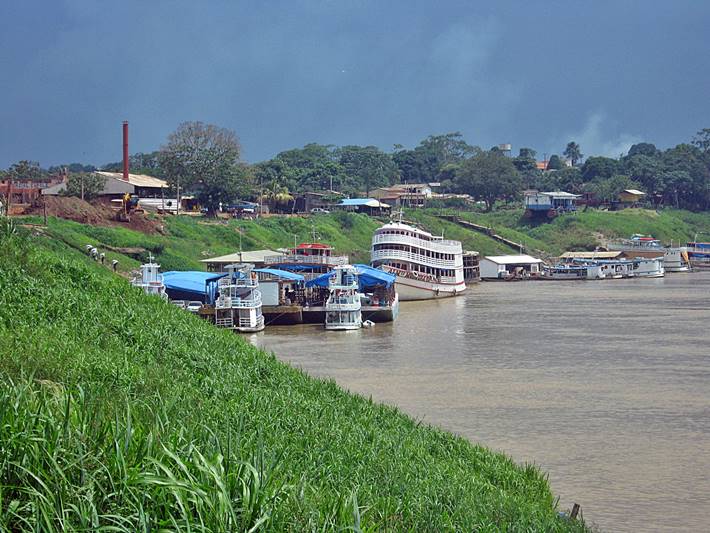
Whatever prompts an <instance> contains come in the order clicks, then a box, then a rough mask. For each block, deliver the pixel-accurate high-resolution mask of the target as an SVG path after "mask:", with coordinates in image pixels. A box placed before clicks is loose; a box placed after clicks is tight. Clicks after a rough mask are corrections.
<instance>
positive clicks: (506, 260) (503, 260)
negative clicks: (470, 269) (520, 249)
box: [483, 255, 542, 265]
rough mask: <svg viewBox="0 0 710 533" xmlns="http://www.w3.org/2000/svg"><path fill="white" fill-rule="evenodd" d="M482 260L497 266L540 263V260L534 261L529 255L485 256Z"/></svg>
mask: <svg viewBox="0 0 710 533" xmlns="http://www.w3.org/2000/svg"><path fill="white" fill-rule="evenodd" d="M483 259H488V260H489V261H493V262H494V263H497V264H499V265H508V264H518V263H542V259H536V258H535V257H532V256H530V255H487V256H486V257H484V258H483Z"/></svg>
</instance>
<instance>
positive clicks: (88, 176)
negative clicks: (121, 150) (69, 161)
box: [63, 172, 106, 200]
mask: <svg viewBox="0 0 710 533" xmlns="http://www.w3.org/2000/svg"><path fill="white" fill-rule="evenodd" d="M104 185H106V178H105V177H104V176H102V175H101V174H97V173H96V172H70V173H69V176H68V177H67V188H66V190H65V191H64V192H63V194H64V195H65V196H77V197H79V198H81V199H82V200H90V199H92V198H95V197H96V196H97V195H98V194H99V193H100V192H101V191H102V190H103V188H104Z"/></svg>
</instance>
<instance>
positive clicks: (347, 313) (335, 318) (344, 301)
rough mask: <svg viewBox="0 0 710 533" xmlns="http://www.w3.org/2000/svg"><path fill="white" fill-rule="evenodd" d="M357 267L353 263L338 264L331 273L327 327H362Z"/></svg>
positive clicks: (326, 317) (345, 328)
mask: <svg viewBox="0 0 710 533" xmlns="http://www.w3.org/2000/svg"><path fill="white" fill-rule="evenodd" d="M358 286H359V285H358V279H357V269H356V268H355V267H354V266H352V265H340V266H336V267H335V269H334V270H333V272H331V274H330V278H329V282H328V289H329V290H330V295H329V296H328V300H327V301H326V302H325V329H329V330H348V329H360V328H361V327H362V312H361V306H362V304H361V302H360V293H359V289H358Z"/></svg>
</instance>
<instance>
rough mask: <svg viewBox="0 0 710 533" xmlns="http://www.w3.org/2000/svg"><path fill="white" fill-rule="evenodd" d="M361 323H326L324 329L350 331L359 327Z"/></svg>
mask: <svg viewBox="0 0 710 533" xmlns="http://www.w3.org/2000/svg"><path fill="white" fill-rule="evenodd" d="M361 327H362V324H338V325H335V324H326V325H325V329H327V330H328V331H352V330H355V329H360V328H361Z"/></svg>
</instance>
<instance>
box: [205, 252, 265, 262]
mask: <svg viewBox="0 0 710 533" xmlns="http://www.w3.org/2000/svg"><path fill="white" fill-rule="evenodd" d="M270 255H279V253H278V252H275V251H274V250H251V251H249V252H236V253H233V254H227V255H221V256H219V257H212V258H210V259H202V260H201V261H200V263H225V264H229V263H263V262H264V257H268V256H270Z"/></svg>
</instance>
